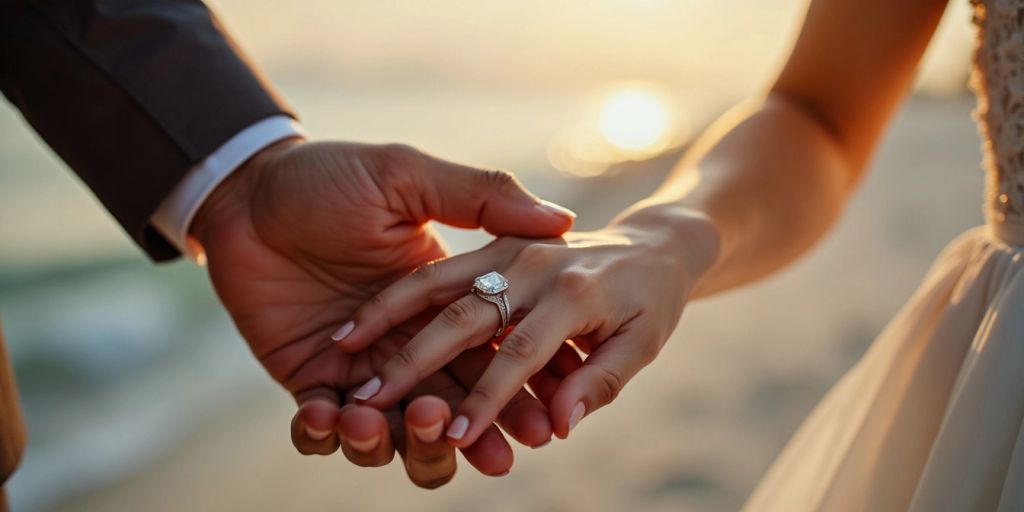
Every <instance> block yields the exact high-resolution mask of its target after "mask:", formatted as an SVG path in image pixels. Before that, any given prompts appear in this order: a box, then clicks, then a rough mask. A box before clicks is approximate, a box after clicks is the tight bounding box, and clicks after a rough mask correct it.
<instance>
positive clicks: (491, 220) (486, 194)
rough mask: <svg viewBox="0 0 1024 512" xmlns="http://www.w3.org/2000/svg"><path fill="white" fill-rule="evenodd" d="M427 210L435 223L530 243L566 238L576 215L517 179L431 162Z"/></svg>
mask: <svg viewBox="0 0 1024 512" xmlns="http://www.w3.org/2000/svg"><path fill="white" fill-rule="evenodd" d="M427 161H428V164H427V168H426V169H425V170H424V173H423V174H422V175H421V177H422V178H423V179H424V180H425V187H426V188H427V190H425V191H424V192H425V194H424V202H425V203H426V204H425V205H424V207H425V208H426V212H427V215H429V216H430V218H432V219H434V220H437V221H439V222H443V223H445V224H449V225H452V226H456V227H463V228H479V227H482V228H484V229H485V230H487V231H488V232H490V233H492V234H494V235H513V236H522V237H531V238H542V237H553V236H561V235H562V234H563V233H565V232H566V231H569V229H571V228H572V224H573V221H574V220H575V219H576V214H575V213H573V212H572V211H571V210H569V209H567V208H563V207H561V206H558V205H556V204H554V203H551V202H548V201H543V200H541V199H538V198H537V197H536V196H534V195H533V194H531V193H530V192H529V191H527V190H526V189H525V188H524V187H523V185H522V184H521V183H519V180H518V179H516V177H515V175H513V174H512V173H510V172H508V171H502V170H482V169H476V168H473V167H468V166H465V165H460V164H455V163H451V162H447V161H444V160H440V159H437V158H434V157H430V156H428V157H427Z"/></svg>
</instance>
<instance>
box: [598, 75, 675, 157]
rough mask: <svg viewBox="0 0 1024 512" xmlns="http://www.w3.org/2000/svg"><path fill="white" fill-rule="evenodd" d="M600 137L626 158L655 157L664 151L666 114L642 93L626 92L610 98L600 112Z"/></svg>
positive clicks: (658, 103)
mask: <svg viewBox="0 0 1024 512" xmlns="http://www.w3.org/2000/svg"><path fill="white" fill-rule="evenodd" d="M600 124H601V134H602V135H603V136H604V138H605V140H607V142H608V143H609V144H611V145H612V146H614V147H615V148H616V149H618V150H620V151H622V152H623V153H627V154H654V153H657V152H659V151H661V150H663V149H665V147H666V145H667V144H668V137H669V125H670V120H669V113H668V108H667V107H666V105H665V103H664V102H663V101H662V100H661V99H660V98H659V97H658V96H656V95H655V94H654V93H651V92H649V91H646V90H643V89H625V90H622V91H619V92H616V93H615V94H613V95H612V96H610V97H609V98H608V99H607V100H606V101H605V103H604V106H603V107H602V109H601V120H600Z"/></svg>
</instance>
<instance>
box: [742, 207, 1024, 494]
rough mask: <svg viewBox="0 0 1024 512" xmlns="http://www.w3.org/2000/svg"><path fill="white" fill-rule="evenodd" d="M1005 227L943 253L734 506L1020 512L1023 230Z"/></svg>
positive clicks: (1023, 484)
mask: <svg viewBox="0 0 1024 512" xmlns="http://www.w3.org/2000/svg"><path fill="white" fill-rule="evenodd" d="M1017 235H1021V232H1020V231H1015V234H1014V236H1015V237H1016V236H1017ZM1007 238H1008V237H1007V236H1006V233H1005V232H1001V231H1000V228H999V227H997V226H995V225H992V226H986V227H979V228H976V229H974V230H971V231H969V232H967V233H965V234H964V235H962V236H961V237H960V238H958V239H957V240H955V241H954V242H953V243H951V244H950V245H949V246H948V247H947V248H946V249H945V250H944V251H943V252H942V254H941V255H940V256H939V258H938V260H937V261H936V262H935V263H934V265H933V266H932V268H931V270H930V271H929V272H928V275H927V277H926V278H925V280H924V282H923V283H922V285H921V287H920V288H919V289H918V290H917V292H916V293H915V294H914V296H913V297H912V298H911V299H910V301H909V303H907V305H906V306H904V308H903V309H902V310H901V311H900V313H899V314H898V315H897V316H896V317H895V318H894V319H893V320H892V322H891V323H890V324H889V325H888V326H887V327H886V328H885V330H884V331H883V332H882V333H881V335H880V336H879V337H878V339H877V340H876V341H875V342H874V344H872V346H871V347H870V348H869V349H868V352H867V353H866V354H865V355H864V357H863V359H861V360H860V362H858V363H857V365H856V366H855V367H854V368H853V369H852V370H850V371H849V373H847V374H846V375H845V376H844V377H843V378H842V379H841V380H840V381H839V382H838V383H837V384H836V386H835V387H834V388H833V389H832V390H831V391H830V392H829V393H828V395H827V396H826V397H825V398H824V399H823V400H822V402H821V403H820V404H818V406H817V407H816V408H815V410H814V411H813V412H812V413H811V415H810V416H809V417H808V419H807V420H806V421H805V422H804V424H803V425H802V426H801V427H800V429H799V430H798V431H797V433H796V434H795V435H794V436H793V438H792V439H791V440H790V442H789V444H788V445H787V446H786V448H785V449H784V450H783V452H782V454H781V455H780V456H779V458H778V459H777V460H776V462H775V463H774V465H773V466H772V468H771V469H770V470H769V472H768V474H767V475H766V476H765V478H764V480H762V482H761V483H760V484H759V485H758V487H757V489H756V490H755V491H754V494H753V495H752V496H751V498H750V500H749V501H748V503H747V505H746V507H745V508H744V510H745V511H748V512H760V511H772V512H774V511H785V512H801V511H871V512H887V511H905V510H910V511H914V512H935V511H947V510H955V511H998V512H1011V511H1013V512H1021V511H1024V428H1022V427H1024V422H1022V419H1024V240H1021V239H1019V238H1015V239H1011V240H1009V242H1012V243H1014V244H1021V245H1011V243H1008V242H1007V241H1004V240H1007Z"/></svg>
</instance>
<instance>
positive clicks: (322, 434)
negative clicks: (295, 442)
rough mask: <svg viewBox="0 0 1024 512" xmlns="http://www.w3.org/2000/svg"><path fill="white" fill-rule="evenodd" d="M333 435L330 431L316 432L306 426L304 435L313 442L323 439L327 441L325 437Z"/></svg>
mask: <svg viewBox="0 0 1024 512" xmlns="http://www.w3.org/2000/svg"><path fill="white" fill-rule="evenodd" d="M333 433H334V432H333V431H331V430H317V429H315V428H313V427H310V426H306V435H307V436H309V437H310V438H311V439H313V440H314V441H322V440H324V439H327V436H329V435H331V434H333Z"/></svg>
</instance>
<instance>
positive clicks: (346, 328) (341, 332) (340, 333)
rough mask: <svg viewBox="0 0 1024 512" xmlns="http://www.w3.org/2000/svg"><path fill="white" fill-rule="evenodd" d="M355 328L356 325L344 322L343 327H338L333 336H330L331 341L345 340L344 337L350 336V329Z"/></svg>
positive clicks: (350, 321) (351, 322)
mask: <svg viewBox="0 0 1024 512" xmlns="http://www.w3.org/2000/svg"><path fill="white" fill-rule="evenodd" d="M355 328H356V323H355V322H353V321H352V320H349V321H348V322H345V325H343V326H341V327H339V328H338V330H337V331H334V334H332V335H331V339H332V340H334V341H341V340H343V339H345V336H348V335H349V334H352V329H355Z"/></svg>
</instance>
